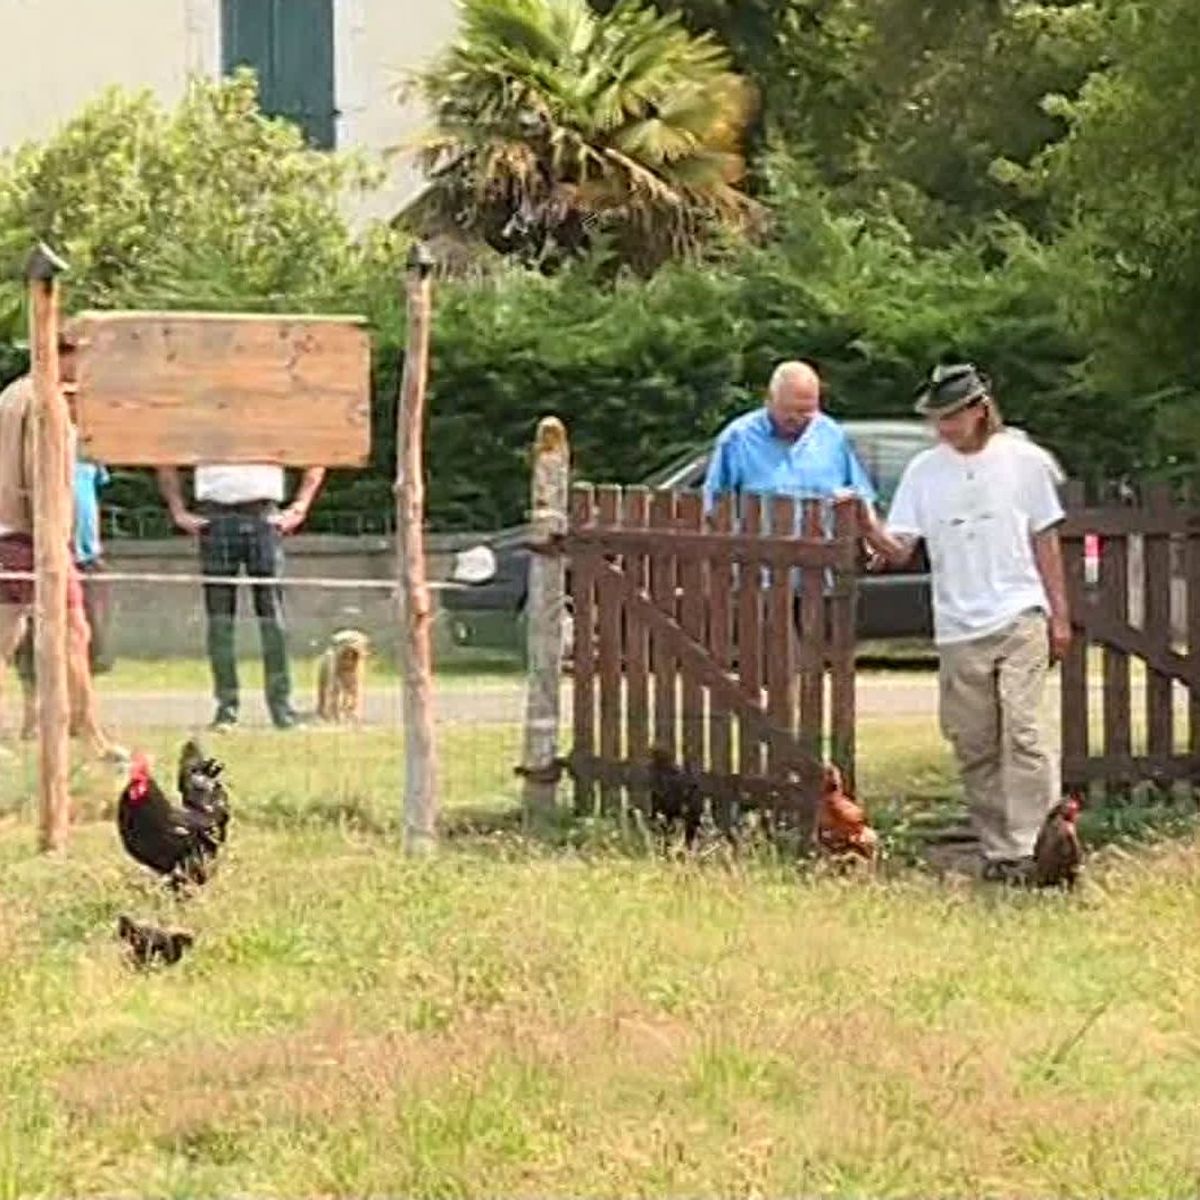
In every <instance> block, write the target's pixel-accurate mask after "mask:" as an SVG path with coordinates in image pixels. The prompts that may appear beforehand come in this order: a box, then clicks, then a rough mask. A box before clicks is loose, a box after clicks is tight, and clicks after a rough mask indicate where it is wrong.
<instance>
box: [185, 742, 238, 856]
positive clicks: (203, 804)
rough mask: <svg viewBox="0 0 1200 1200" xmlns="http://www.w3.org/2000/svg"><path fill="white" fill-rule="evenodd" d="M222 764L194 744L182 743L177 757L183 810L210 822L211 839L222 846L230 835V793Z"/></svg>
mask: <svg viewBox="0 0 1200 1200" xmlns="http://www.w3.org/2000/svg"><path fill="white" fill-rule="evenodd" d="M224 770H225V764H224V763H222V762H219V761H218V760H217V759H215V758H206V757H205V756H204V754H203V753H202V752H201V750H200V747H199V746H198V745H197V743H196V742H195V741H188V742H185V743H184V746H183V749H182V751H181V752H180V755H179V778H178V783H179V797H180V799H181V800H182V801H183V807H184V808H185V809H187V810H188V811H190V812H194V813H199V814H200V815H201V816H203V817H205V818H206V819H208V820H209V821H210V822H211V825H212V833H213V837H214V838H215V839H216V841H217V842H219V843H224V841H225V839H226V838H227V837H228V832H229V793H228V792H227V791H226V790H225V784H224V783H223V782H222V780H221V775H222V773H223V772H224Z"/></svg>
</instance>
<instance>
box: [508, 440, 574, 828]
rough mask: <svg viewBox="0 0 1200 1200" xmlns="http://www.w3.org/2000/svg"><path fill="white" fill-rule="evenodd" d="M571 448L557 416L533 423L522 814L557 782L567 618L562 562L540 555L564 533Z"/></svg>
mask: <svg viewBox="0 0 1200 1200" xmlns="http://www.w3.org/2000/svg"><path fill="white" fill-rule="evenodd" d="M570 476H571V449H570V444H569V442H568V440H567V431H566V428H565V427H564V426H563V423H562V422H561V421H560V420H559V419H558V418H557V417H543V418H542V420H541V421H540V422H539V423H538V428H537V437H536V439H535V441H534V448H533V488H532V498H533V508H532V524H533V529H532V537H531V541H532V544H533V548H534V553H533V555H532V560H531V562H530V564H529V601H528V604H527V605H526V616H527V618H528V626H529V628H528V639H529V664H528V683H527V687H526V693H525V745H524V753H523V757H522V765H521V768H520V773H521V775H523V776H524V779H525V786H524V802H525V811H526V813H527V814H528V815H530V816H532V815H535V814H539V813H545V812H547V811H548V810H551V809H553V807H554V804H555V799H556V796H557V782H558V762H557V759H558V730H559V711H560V707H561V698H562V659H563V628H564V620H565V616H566V574H567V572H566V561H565V560H564V558H563V557H562V555H559V554H539V553H537V550H538V548H540V547H549V546H550V545H551V544H552V543H553V541H554V539H555V538H556V537H559V536H561V535H563V534H565V533H566V532H567V500H568V493H569V491H570Z"/></svg>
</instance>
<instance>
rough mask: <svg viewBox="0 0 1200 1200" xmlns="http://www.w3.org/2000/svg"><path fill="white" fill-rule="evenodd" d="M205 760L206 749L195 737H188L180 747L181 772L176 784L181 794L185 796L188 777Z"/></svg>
mask: <svg viewBox="0 0 1200 1200" xmlns="http://www.w3.org/2000/svg"><path fill="white" fill-rule="evenodd" d="M203 762H204V751H203V750H202V749H201V748H200V743H199V742H198V741H196V739H195V738H188V740H187V741H186V742H184V743H183V745H182V746H181V747H180V749H179V774H178V775H177V776H176V784H175V786H176V787H177V788H178V789H179V794H180V795H181V796H185V795H186V794H187V789H188V778H189V776H190V775H191V773H192V772H193V771H194V770H195V769H196V768H197V767H199V766H200V765H201V764H202V763H203Z"/></svg>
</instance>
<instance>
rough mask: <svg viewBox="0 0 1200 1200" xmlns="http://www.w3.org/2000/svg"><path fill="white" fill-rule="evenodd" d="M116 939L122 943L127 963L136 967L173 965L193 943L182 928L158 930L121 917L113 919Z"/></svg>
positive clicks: (192, 936) (130, 918)
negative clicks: (160, 964) (126, 954)
mask: <svg viewBox="0 0 1200 1200" xmlns="http://www.w3.org/2000/svg"><path fill="white" fill-rule="evenodd" d="M117 937H119V938H120V939H121V941H123V942H124V943H125V946H126V950H127V953H128V955H129V958H130V960H131V961H132V962H133V963H135V964H136V965H137V966H139V967H148V966H152V965H153V964H154V963H156V962H162V963H177V962H178V961H179V960H180V959H181V958H182V957H183V952H184V951H185V950H188V949H190V948H191V946H192V943H193V942H194V941H195V940H196V939H195V936H194V935H193V934H191V933H188V931H187V930H186V929H159V928H158V927H157V926H156V925H143V924H142V923H141V922H139V921H135V920H133V918H132V917H127V916H124V915H122V916H120V917H118V918H117Z"/></svg>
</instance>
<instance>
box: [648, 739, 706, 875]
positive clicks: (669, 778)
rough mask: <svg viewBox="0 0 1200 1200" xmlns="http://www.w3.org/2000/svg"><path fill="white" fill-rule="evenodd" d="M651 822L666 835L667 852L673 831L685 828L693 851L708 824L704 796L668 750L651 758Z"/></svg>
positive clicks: (685, 839) (684, 834) (654, 754)
mask: <svg viewBox="0 0 1200 1200" xmlns="http://www.w3.org/2000/svg"><path fill="white" fill-rule="evenodd" d="M650 819H651V820H652V821H654V822H656V823H657V824H658V825H659V826H660V827H661V828H662V831H663V851H664V853H665V851H666V848H667V840H668V838H669V837H670V835H671V833H672V831H673V830H674V829H676V828H678V827H679V826H682V827H683V844H684V845H685V846H686V847H687V848H688V849H689V850H691V849H692V848H693V847H694V846H695V844H696V838H697V837H698V836H699V834H700V825H701V822H702V821H703V820H704V794H703V792H701V790H700V784H699V781H698V780H697V779H696V777H695V776H694V775H693V774H692V773H691V772H690V771H688V770H686V769H684V768H680V767H677V766H676V765H675V763H674V762H672V760H671V756H670V755H669V754H668V753H667V752H666V751H665V750H654V751H652V752H651V754H650Z"/></svg>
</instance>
